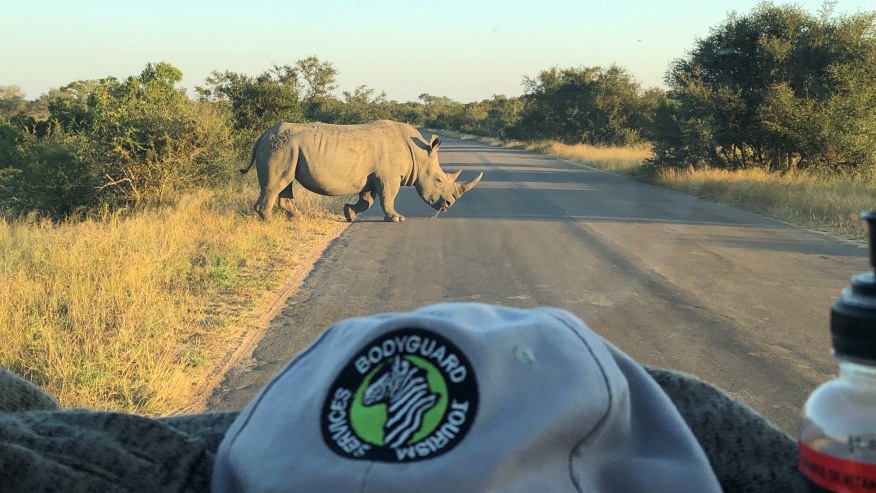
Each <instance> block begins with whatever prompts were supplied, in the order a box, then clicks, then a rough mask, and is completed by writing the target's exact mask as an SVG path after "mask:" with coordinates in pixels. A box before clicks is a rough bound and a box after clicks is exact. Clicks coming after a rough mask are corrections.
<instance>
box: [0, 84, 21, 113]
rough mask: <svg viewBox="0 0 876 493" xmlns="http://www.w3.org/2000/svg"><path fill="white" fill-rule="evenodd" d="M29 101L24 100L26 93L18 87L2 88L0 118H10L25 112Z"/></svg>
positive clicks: (0, 91)
mask: <svg viewBox="0 0 876 493" xmlns="http://www.w3.org/2000/svg"><path fill="white" fill-rule="evenodd" d="M26 107H27V101H26V100H25V99H24V91H22V90H21V88H20V87H18V86H0V117H6V118H9V117H11V116H12V115H14V114H16V113H18V112H21V111H24V110H25V108H26Z"/></svg>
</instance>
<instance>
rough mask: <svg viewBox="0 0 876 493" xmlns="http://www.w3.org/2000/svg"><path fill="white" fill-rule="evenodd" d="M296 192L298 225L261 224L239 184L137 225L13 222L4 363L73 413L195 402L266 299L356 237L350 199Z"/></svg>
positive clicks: (5, 245) (4, 249)
mask: <svg viewBox="0 0 876 493" xmlns="http://www.w3.org/2000/svg"><path fill="white" fill-rule="evenodd" d="M296 194H297V196H296V202H297V203H298V205H299V208H300V209H301V210H302V211H303V212H304V214H303V215H302V216H301V217H299V218H296V219H294V220H291V221H290V220H286V219H284V218H283V216H282V214H277V215H276V217H275V219H274V220H272V221H269V222H264V221H261V220H259V219H258V218H257V216H256V215H255V214H254V213H253V212H252V211H251V206H252V202H253V201H254V200H255V196H254V195H253V192H252V191H251V190H249V188H247V189H245V191H241V189H239V188H237V187H231V186H230V187H229V188H227V189H224V190H219V191H200V192H197V193H193V194H189V195H186V196H184V197H181V198H180V199H179V200H178V201H177V202H176V203H175V204H174V205H172V206H163V207H161V208H158V209H153V210H147V211H143V212H137V213H132V214H129V215H125V216H122V215H120V214H117V215H111V216H109V217H103V218H91V219H86V220H83V221H81V222H70V223H61V224H58V223H52V222H50V221H45V220H40V219H35V218H23V219H0V341H2V344H0V366H3V367H6V368H9V369H11V370H13V371H16V372H18V373H20V374H22V375H23V376H24V377H25V378H27V379H29V380H31V381H33V382H35V383H37V384H38V385H40V386H42V387H43V388H44V389H45V390H46V391H48V392H49V393H51V394H53V395H55V396H57V397H58V399H59V401H60V402H61V404H62V405H64V406H66V407H89V408H97V409H113V410H121V411H128V412H140V413H147V414H161V413H165V412H168V411H169V410H173V409H177V408H179V407H181V406H183V405H185V404H186V403H187V401H188V400H189V399H190V398H191V396H192V394H193V392H194V391H195V390H196V388H197V386H198V384H199V383H201V382H202V381H203V379H204V377H205V375H207V374H208V373H210V371H211V369H212V367H213V364H215V362H216V360H217V359H221V358H222V356H224V354H225V353H227V351H228V349H229V348H228V347H227V344H228V341H230V340H233V338H234V337H235V335H236V334H238V333H239V332H240V331H241V330H242V328H243V327H246V326H247V324H252V323H254V321H255V314H254V313H255V311H256V310H257V308H258V306H257V305H258V304H259V303H260V302H261V299H262V296H263V295H264V293H265V292H267V290H269V289H271V288H272V287H275V286H277V285H279V284H280V283H282V282H283V281H284V280H286V278H287V277H288V275H289V273H290V272H291V271H292V270H294V268H295V267H296V266H297V265H298V264H299V263H300V262H301V261H302V259H304V258H305V257H307V256H308V255H311V254H312V252H313V250H314V249H315V248H321V247H322V245H323V244H324V242H325V238H326V235H327V234H329V233H335V232H337V231H339V230H340V228H342V227H343V225H342V223H339V222H338V220H337V218H336V217H335V216H334V214H336V213H337V211H339V210H340V202H341V201H340V200H339V199H329V198H323V197H316V196H314V195H313V194H310V193H309V192H298V191H296ZM298 196H300V198H298Z"/></svg>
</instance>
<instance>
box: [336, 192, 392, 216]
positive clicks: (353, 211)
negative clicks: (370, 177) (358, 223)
mask: <svg viewBox="0 0 876 493" xmlns="http://www.w3.org/2000/svg"><path fill="white" fill-rule="evenodd" d="M373 203H374V196H372V195H371V188H366V189H365V190H362V191H361V192H359V201H358V202H356V203H355V204H344V217H346V218H347V221H350V222H353V219H356V215H358V214H361V213H363V212H365V211H367V210H368V208H369V207H371V204H373ZM381 203H383V202H382V201H381Z"/></svg>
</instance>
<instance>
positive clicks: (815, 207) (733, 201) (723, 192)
mask: <svg viewBox="0 0 876 493" xmlns="http://www.w3.org/2000/svg"><path fill="white" fill-rule="evenodd" d="M653 180H654V182H655V183H656V184H659V185H662V186H666V187H669V188H672V189H675V190H679V191H682V192H685V193H688V194H691V195H696V196H698V197H703V198H706V199H709V200H712V201H715V202H720V203H722V204H727V205H731V206H734V207H738V208H740V209H745V210H748V211H752V212H757V213H760V214H763V215H766V216H769V217H774V218H777V219H781V220H784V221H787V222H790V223H794V224H799V225H802V226H805V227H807V228H810V229H814V230H818V231H823V232H826V233H831V234H835V235H838V236H842V237H845V238H848V239H850V240H863V239H864V238H865V237H866V234H867V225H866V223H865V222H864V221H861V219H860V218H859V217H858V215H859V213H860V212H861V211H865V210H870V209H876V182H873V181H867V180H853V179H842V178H832V179H826V178H816V177H812V176H807V175H803V174H800V175H797V176H779V175H776V174H770V173H767V172H766V171H763V170H759V169H751V170H744V171H724V170H718V169H711V170H693V169H687V170H663V171H661V172H659V173H658V174H657V175H656V176H655V177H654V178H653Z"/></svg>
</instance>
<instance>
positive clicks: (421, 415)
mask: <svg viewBox="0 0 876 493" xmlns="http://www.w3.org/2000/svg"><path fill="white" fill-rule="evenodd" d="M477 407H478V388H477V381H476V379H475V375H474V371H473V369H472V367H471V363H470V362H469V360H468V358H467V357H466V356H465V355H464V354H462V352H461V351H460V350H459V348H457V347H456V346H455V345H454V344H453V343H452V342H450V341H449V340H447V339H446V338H445V337H443V336H441V335H438V334H436V333H434V332H432V331H429V330H425V329H401V330H396V331H393V332H389V333H387V334H384V335H383V336H381V337H378V338H376V339H374V340H372V341H371V342H369V343H368V344H366V345H365V346H364V347H363V348H362V349H361V350H360V351H359V352H358V353H356V354H355V355H354V356H353V358H352V359H351V360H350V361H348V362H347V364H346V366H344V368H343V370H341V373H340V374H339V375H338V377H337V378H336V379H335V381H334V383H333V384H332V386H331V388H330V389H329V393H328V395H327V397H326V400H325V403H324V404H323V409H322V419H321V421H322V423H321V425H322V436H323V439H324V440H325V443H326V444H327V445H328V446H329V448H331V449H332V450H333V451H334V452H335V453H336V454H338V455H340V456H342V457H346V458H349V459H360V460H367V461H379V462H411V461H417V460H423V459H428V458H430V457H435V456H437V455H441V454H443V453H445V452H447V451H449V450H450V449H452V448H453V447H455V446H456V445H457V444H458V443H459V442H460V441H461V440H462V439H463V438H464V437H465V435H466V433H468V430H469V428H470V427H471V424H472V421H473V420H474V417H475V414H476V413H477Z"/></svg>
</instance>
